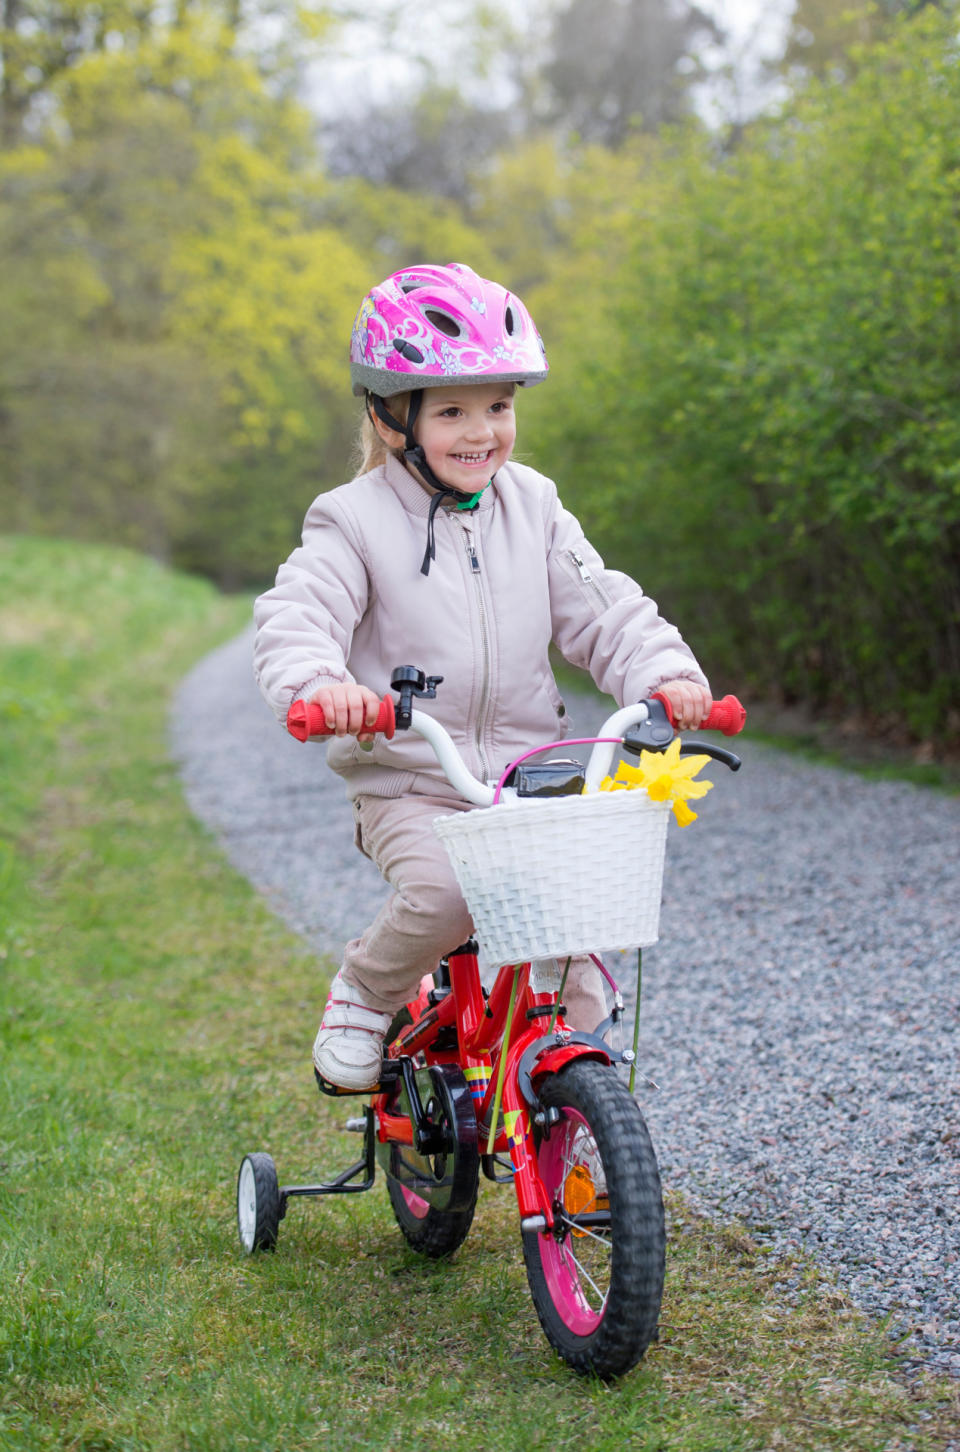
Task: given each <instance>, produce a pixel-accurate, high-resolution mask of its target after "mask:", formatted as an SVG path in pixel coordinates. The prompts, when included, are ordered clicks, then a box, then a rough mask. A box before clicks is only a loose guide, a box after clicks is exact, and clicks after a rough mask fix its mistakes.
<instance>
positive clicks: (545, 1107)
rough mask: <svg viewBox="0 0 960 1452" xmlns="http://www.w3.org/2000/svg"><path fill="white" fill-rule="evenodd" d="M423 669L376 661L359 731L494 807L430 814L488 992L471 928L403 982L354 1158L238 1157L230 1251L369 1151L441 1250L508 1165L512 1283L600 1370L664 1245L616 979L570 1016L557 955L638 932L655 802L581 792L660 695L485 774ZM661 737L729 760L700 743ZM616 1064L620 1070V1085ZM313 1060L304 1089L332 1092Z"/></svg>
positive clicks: (626, 1350)
mask: <svg viewBox="0 0 960 1452" xmlns="http://www.w3.org/2000/svg"><path fill="white" fill-rule="evenodd" d="M438 684H439V679H438V678H427V677H425V676H424V675H423V673H422V672H420V671H418V670H416V669H414V668H413V667H409V666H408V667H402V668H401V669H399V670H398V671H396V672H395V673H394V676H393V680H392V682H391V685H392V687H393V689H394V690H397V691H399V696H400V699H399V704H398V706H397V707H396V709H395V708H394V703H393V698H392V697H391V696H387V697H385V698H384V700H383V702H382V703H381V709H380V715H379V717H378V719H377V723H376V728H375V729H376V730H377V731H383V732H384V733H385V734H386V735H387V736H388V737H389V736H392V735H393V732H394V730H395V729H409V730H413V731H416V732H418V733H419V734H420V735H421V736H423V737H425V738H426V740H428V741H429V742H430V743H431V744H432V746H433V748H434V751H435V752H436V755H437V758H438V760H439V761H440V763H441V765H442V766H443V768H444V771H445V772H446V774H447V776H448V778H449V780H450V781H451V782H452V783H453V785H454V786H455V787H456V788H457V789H458V791H460V792H461V793H462V794H463V796H465V797H466V798H467V799H468V800H470V801H472V802H475V803H476V804H477V806H478V807H488V808H490V807H492V808H493V810H489V811H479V812H458V813H454V814H452V815H450V816H447V817H443V818H441V819H440V820H439V822H438V824H437V828H436V829H437V831H438V833H439V834H440V835H441V837H443V838H444V840H445V842H446V846H447V850H448V852H449V854H450V857H451V860H452V862H453V865H454V868H455V870H456V872H457V876H458V880H459V882H460V885H461V887H462V888H463V890H464V895H465V897H466V899H467V902H468V905H469V907H470V910H471V913H472V915H473V918H474V923H475V928H476V930H477V933H478V936H480V938H481V941H482V942H483V944H484V949H485V954H486V956H487V958H488V959H489V960H490V961H491V962H494V963H502V964H503V965H504V966H502V967H501V968H500V969H499V971H498V972H497V974H496V978H495V981H494V982H493V984H492V986H491V987H490V989H489V992H488V991H487V989H486V988H484V987H483V986H482V984H481V978H480V971H479V967H478V956H477V955H478V948H477V943H476V942H474V941H473V940H472V939H471V940H470V941H469V942H467V943H464V944H462V945H461V946H460V947H458V948H456V949H455V950H454V951H452V952H451V953H450V954H449V955H448V956H447V958H446V959H444V960H443V962H442V963H441V964H440V966H439V968H438V970H437V971H436V973H435V974H434V975H433V977H432V978H425V979H424V980H423V983H422V984H421V989H420V993H419V996H418V997H417V999H416V1000H415V1001H413V1002H411V1003H409V1004H407V1006H406V1007H405V1008H404V1009H403V1010H401V1012H400V1013H399V1014H398V1015H397V1016H396V1018H395V1020H394V1022H393V1024H392V1026H391V1028H390V1031H389V1033H388V1035H387V1043H386V1050H385V1059H384V1066H383V1072H382V1074H381V1078H380V1083H379V1084H378V1085H377V1087H376V1088H375V1089H374V1090H373V1091H372V1098H371V1102H370V1104H369V1105H367V1106H365V1107H364V1112H363V1118H362V1119H357V1120H353V1121H350V1127H351V1128H355V1129H358V1130H362V1131H363V1134H364V1141H365V1149H364V1155H363V1158H362V1159H361V1160H359V1161H358V1162H357V1163H356V1164H354V1165H352V1166H351V1167H350V1168H349V1169H347V1170H345V1171H344V1172H343V1174H341V1175H339V1176H338V1177H337V1178H336V1179H335V1180H333V1181H331V1182H328V1183H325V1184H320V1185H288V1186H285V1187H282V1188H281V1187H280V1185H279V1183H278V1180H277V1174H276V1170H275V1168H274V1163H273V1160H272V1159H271V1158H270V1156H269V1155H267V1154H260V1153H258V1154H250V1155H247V1156H245V1158H244V1160H243V1162H242V1164H241V1166H240V1174H239V1179H238V1184H237V1215H238V1224H239V1231H240V1240H241V1243H242V1245H243V1247H244V1249H245V1250H246V1251H247V1252H248V1253H252V1252H254V1251H256V1250H269V1249H272V1248H273V1247H274V1246H275V1244H276V1241H277V1234H278V1229H279V1224H280V1221H281V1220H282V1218H283V1216H284V1215H285V1213H286V1210H287V1205H288V1202H289V1201H290V1200H291V1199H293V1198H294V1197H296V1196H316V1195H332V1194H348V1193H357V1192H360V1191H363V1190H368V1189H370V1187H371V1186H372V1185H373V1182H374V1177H375V1168H376V1164H377V1163H378V1162H379V1164H380V1166H381V1168H382V1169H383V1171H384V1172H385V1174H386V1178H387V1193H388V1194H389V1197H390V1203H391V1206H392V1207H393V1213H394V1215H395V1217H396V1219H397V1222H398V1224H399V1226H400V1229H401V1231H402V1232H403V1234H404V1236H405V1237H406V1239H407V1241H408V1242H409V1244H410V1245H411V1246H412V1247H413V1248H414V1249H415V1250H417V1251H419V1252H421V1253H422V1254H423V1255H426V1256H430V1257H442V1256H446V1255H449V1254H450V1253H451V1252H453V1251H454V1250H456V1248H457V1247H458V1246H459V1245H460V1244H461V1243H462V1241H463V1240H464V1238H465V1236H466V1234H467V1232H468V1230H469V1229H470V1224H471V1221H472V1219H473V1214H474V1209H475V1207H476V1200H477V1190H478V1184H479V1176H480V1173H481V1171H482V1172H483V1174H484V1175H485V1176H486V1177H487V1178H488V1179H490V1180H493V1181H496V1182H498V1183H503V1182H508V1181H512V1183H513V1185H514V1188H515V1190H516V1194H517V1203H518V1208H519V1211H520V1232H521V1238H522V1243H523V1256H524V1261H525V1264H526V1271H527V1278H528V1281H529V1284H530V1290H531V1293H532V1295H533V1300H534V1304H535V1305H536V1308H537V1314H538V1315H539V1318H540V1322H541V1324H542V1326H543V1329H544V1331H545V1333H546V1336H547V1338H548V1340H549V1341H550V1343H551V1345H552V1346H553V1347H554V1348H555V1350H556V1351H557V1352H559V1354H560V1356H562V1357H563V1359H564V1360H565V1361H567V1362H568V1363H569V1364H570V1365H571V1366H572V1367H573V1368H574V1369H575V1370H577V1371H579V1372H584V1373H593V1374H595V1375H597V1376H600V1377H603V1378H610V1377H614V1376H618V1375H621V1374H622V1373H623V1372H625V1371H628V1370H629V1369H630V1367H632V1366H633V1365H635V1363H636V1362H637V1361H639V1360H640V1358H641V1357H642V1356H643V1353H644V1351H645V1350H646V1348H647V1346H648V1345H649V1343H650V1342H651V1340H652V1339H653V1338H654V1337H655V1336H656V1331H657V1319H658V1316H659V1311H660V1300H661V1295H662V1291H663V1276H664V1253H665V1233H664V1216H663V1203H662V1199H661V1191H660V1177H659V1172H658V1169H657V1161H656V1157H655V1154H654V1150H653V1146H652V1145H651V1142H650V1136H649V1134H648V1132H647V1128H646V1125H645V1123H644V1120H643V1116H642V1114H641V1112H640V1109H639V1107H638V1105H637V1103H636V1100H635V1099H634V1097H633V1093H632V1089H633V1073H634V1067H635V1060H636V1042H637V1038H636V1032H635V1033H634V1040H633V1044H634V1047H633V1049H632V1050H629V1049H623V1048H622V1047H621V1048H620V1049H615V1048H612V1047H611V1046H610V1045H609V1044H608V1043H607V1042H606V1040H605V1038H604V1034H605V1033H607V1032H608V1031H610V1030H612V1029H614V1028H615V1027H618V1026H619V1020H620V1018H621V1016H622V1013H623V1001H622V998H621V996H620V993H619V991H618V990H617V989H616V985H615V984H613V985H612V986H613V988H614V1008H613V1012H612V1014H611V1016H610V1018H608V1019H607V1020H606V1021H605V1022H604V1023H603V1024H601V1025H600V1026H599V1027H598V1029H597V1031H596V1032H595V1033H583V1032H576V1031H573V1032H571V1031H569V1030H568V1029H566V1028H565V1027H564V1023H563V1019H564V1014H565V1009H564V1007H563V1003H562V992H563V983H564V980H565V977H566V973H565V969H564V967H563V964H564V962H566V965H567V966H569V961H570V957H571V955H573V954H580V953H584V952H589V953H590V955H591V956H593V957H594V962H595V963H596V965H597V968H598V971H600V972H603V973H604V974H605V975H606V976H607V978H608V980H609V981H610V982H611V984H612V980H610V979H609V974H607V973H606V969H605V968H604V967H603V964H602V962H601V960H600V959H599V957H596V956H594V955H595V954H597V953H599V952H600V951H602V950H605V949H612V948H618V947H620V948H622V947H632V946H638V945H639V946H646V945H648V944H650V943H652V942H654V941H656V937H657V919H658V914H659V907H660V888H661V876H662V866H663V851H664V841H665V835H666V825H667V815H668V814H669V810H670V806H669V803H668V802H661V803H655V802H652V801H651V800H650V797H649V796H648V795H647V794H646V793H644V792H640V791H600V790H599V787H600V784H601V781H602V780H603V779H604V778H605V776H606V774H607V772H608V771H609V768H610V765H611V762H612V760H613V756H614V752H615V750H616V748H617V747H618V746H622V747H623V748H624V749H625V750H626V751H627V752H631V751H632V752H633V753H635V754H637V755H639V753H640V751H641V750H646V751H661V752H662V751H664V750H666V748H667V747H668V746H670V744H671V743H672V741H673V739H674V729H673V726H672V724H671V722H670V720H669V713H668V709H667V708H666V705H665V703H663V702H661V701H659V700H653V701H647V702H643V703H640V704H638V705H635V706H628V707H625V708H624V709H622V710H620V711H617V712H615V713H614V714H613V715H612V716H611V717H610V718H609V719H608V720H607V722H606V723H605V725H604V726H603V728H602V729H601V731H600V734H599V737H596V738H591V739H590V741H591V743H592V744H593V752H592V754H591V756H590V760H589V763H588V765H587V767H586V769H584V768H583V766H582V765H581V764H580V763H579V762H574V761H569V760H567V761H561V762H557V761H550V762H544V763H540V764H536V763H530V762H528V761H527V759H526V757H523V758H521V759H520V762H519V763H513V766H512V768H508V771H507V772H505V773H504V776H503V777H502V778H501V780H500V782H499V783H497V785H496V786H495V787H493V786H490V785H487V784H484V783H482V782H480V781H477V780H476V779H475V778H474V777H473V776H472V775H471V774H470V773H469V772H468V771H467V768H466V766H465V764H464V762H463V760H462V758H461V757H460V755H459V753H458V752H457V749H456V747H455V746H454V744H453V742H452V741H451V739H450V737H449V736H448V734H447V733H446V731H445V730H444V729H443V727H442V726H440V725H439V724H438V723H437V722H436V721H434V720H433V719H432V718H431V717H430V716H428V715H426V714H425V713H423V712H421V711H419V710H414V709H413V706H412V701H413V697H414V696H424V697H428V698H429V697H432V696H434V695H435V693H436V686H437V685H438ZM743 720H744V712H743V708H742V707H741V706H740V704H739V702H737V701H736V700H735V699H734V698H733V697H726V698H725V700H724V701H722V702H718V703H716V704H715V706H714V710H713V712H712V713H711V717H710V720H709V721H708V722H707V723H706V724H707V725H708V726H713V727H715V728H719V729H720V730H723V731H724V732H725V733H726V734H728V735H732V734H733V733H734V732H735V731H738V730H740V729H741V727H742V725H743ZM287 725H288V728H289V729H290V730H291V731H292V732H293V734H294V735H296V736H298V737H299V738H300V739H301V740H306V739H307V737H309V736H319V735H324V734H327V733H326V730H325V723H324V721H323V715H322V712H321V711H319V708H317V707H315V706H310V705H307V704H306V703H303V702H296V703H295V704H294V706H293V707H292V708H291V713H290V716H289V717H288V722H287ZM558 744H559V743H554V745H558ZM564 744H566V745H571V744H575V745H576V744H589V743H581V742H573V743H570V742H567V743H564ZM547 749H549V748H546V747H544V748H538V750H547ZM680 750H681V751H683V750H687V751H696V752H702V753H704V754H705V755H709V756H712V757H714V758H716V759H717V760H720V761H723V762H724V763H725V764H727V765H728V766H730V767H731V768H733V769H734V770H736V769H737V768H738V767H739V765H740V762H739V760H738V758H737V757H735V756H734V755H733V754H732V753H731V752H728V751H725V750H724V749H723V748H721V747H718V746H716V745H713V744H709V743H706V744H701V743H698V744H697V745H696V746H695V747H694V746H690V747H683V746H681V748H680ZM534 754H535V753H534V752H531V753H527V755H528V756H532V755H534ZM638 989H639V984H638ZM638 1008H639V1004H638ZM617 1064H625V1065H628V1066H629V1067H630V1084H629V1087H628V1086H627V1084H625V1083H624V1082H623V1080H622V1079H621V1078H620V1077H619V1075H618V1073H617V1070H616V1068H615V1065H617ZM317 1077H318V1080H319V1082H320V1088H321V1089H322V1090H323V1091H324V1092H325V1093H331V1094H339V1093H343V1092H345V1091H342V1090H338V1089H337V1088H336V1087H335V1086H333V1085H331V1084H327V1083H326V1082H325V1081H323V1080H321V1079H319V1075H318V1076H317ZM367 1092H368V1093H369V1092H370V1091H367Z"/></svg>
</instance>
